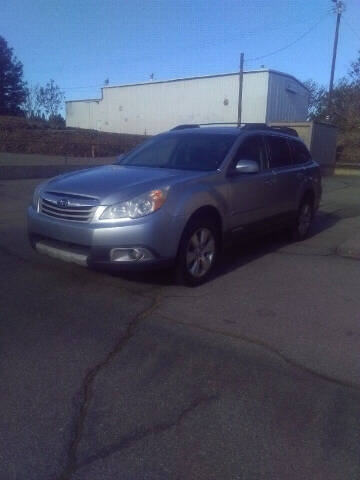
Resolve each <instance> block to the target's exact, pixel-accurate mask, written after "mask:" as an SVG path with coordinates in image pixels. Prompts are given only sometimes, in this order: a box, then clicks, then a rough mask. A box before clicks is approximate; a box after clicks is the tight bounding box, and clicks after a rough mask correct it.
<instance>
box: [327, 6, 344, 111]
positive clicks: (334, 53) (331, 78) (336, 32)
mask: <svg viewBox="0 0 360 480" xmlns="http://www.w3.org/2000/svg"><path fill="white" fill-rule="evenodd" d="M332 2H334V3H335V12H336V13H337V17H336V28H335V38H334V48H333V56H332V64H331V74H330V84H329V102H328V110H329V115H330V116H331V113H332V95H333V86H334V74H335V63H336V53H337V46H338V39H339V27H340V19H341V14H342V13H343V11H344V10H345V5H344V2H343V1H342V0H332Z"/></svg>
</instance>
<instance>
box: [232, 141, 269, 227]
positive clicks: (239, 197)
mask: <svg viewBox="0 0 360 480" xmlns="http://www.w3.org/2000/svg"><path fill="white" fill-rule="evenodd" d="M239 160H252V161H255V162H256V163H257V164H258V166H259V171H258V172H257V173H237V172H236V169H235V166H236V164H237V162H238V161H239ZM228 179H229V195H230V206H231V207H230V210H231V213H230V222H229V226H230V230H231V231H232V232H233V233H236V232H239V233H241V232H244V233H245V232H251V231H256V230H261V229H262V228H263V224H266V223H267V222H269V221H270V218H271V217H272V216H273V215H274V213H275V210H276V208H275V205H274V200H275V197H276V193H275V192H276V188H275V186H276V174H275V173H274V172H272V171H270V170H269V169H268V155H267V148H266V144H265V141H264V138H263V136H262V135H261V134H253V135H248V136H246V137H245V138H244V139H243V141H242V142H241V144H240V145H239V148H238V150H237V152H236V154H235V156H234V158H233V160H232V162H231V164H230V166H229V170H228Z"/></svg>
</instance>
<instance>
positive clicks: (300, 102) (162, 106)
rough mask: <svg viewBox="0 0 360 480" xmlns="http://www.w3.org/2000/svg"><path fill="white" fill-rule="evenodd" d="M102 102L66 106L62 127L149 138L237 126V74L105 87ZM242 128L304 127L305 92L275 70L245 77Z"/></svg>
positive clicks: (302, 87)
mask: <svg viewBox="0 0 360 480" xmlns="http://www.w3.org/2000/svg"><path fill="white" fill-rule="evenodd" d="M101 90H102V95H101V99H90V100H76V101H68V102H66V126H68V127H79V128H89V129H95V130H102V131H106V132H117V133H134V134H140V135H143V134H147V135H153V134H156V133H159V132H162V131H165V130H169V129H170V128H172V127H174V126H176V125H179V124H184V123H209V122H236V121H237V112H238V98H239V74H238V73H227V74H222V75H210V76H205V77H193V78H180V79H176V80H168V81H162V82H157V81H155V82H148V83H138V84H132V85H119V86H109V87H103V88H102V89H101ZM242 98H243V102H242V122H246V123H249V122H251V123H252V122H254V123H268V122H302V121H305V120H306V116H307V107H308V102H309V92H308V90H307V88H306V87H305V86H304V85H303V84H302V83H301V82H300V81H299V80H297V79H296V78H294V77H293V76H291V75H287V74H285V73H281V72H277V71H275V70H256V71H250V72H244V80H243V96H242Z"/></svg>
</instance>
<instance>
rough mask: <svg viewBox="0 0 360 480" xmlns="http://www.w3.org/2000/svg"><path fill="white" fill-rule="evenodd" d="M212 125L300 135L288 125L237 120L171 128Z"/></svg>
mask: <svg viewBox="0 0 360 480" xmlns="http://www.w3.org/2000/svg"><path fill="white" fill-rule="evenodd" d="M211 125H236V126H237V127H239V128H242V129H244V130H272V131H276V132H279V133H285V134H286V135H291V136H293V137H298V136H299V135H298V133H297V131H296V130H295V129H294V128H290V127H286V126H275V125H274V126H270V125H267V124H266V123H240V124H239V123H237V122H211V123H194V124H191V123H189V124H184V125H177V126H176V127H174V128H172V129H171V130H185V129H187V128H200V127H207V126H211Z"/></svg>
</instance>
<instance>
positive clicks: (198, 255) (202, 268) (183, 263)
mask: <svg viewBox="0 0 360 480" xmlns="http://www.w3.org/2000/svg"><path fill="white" fill-rule="evenodd" d="M218 252H219V231H218V229H217V227H216V225H215V224H213V223H212V222H211V220H209V219H206V218H205V219H198V220H194V221H191V222H190V223H189V224H188V226H187V227H186V228H185V231H184V233H183V236H182V239H181V242H180V247H179V253H178V257H177V265H176V278H177V281H178V282H179V283H185V284H187V285H193V286H195V285H200V284H201V283H204V282H206V281H207V280H208V278H209V276H210V275H211V273H212V271H213V269H214V266H215V264H216V261H217V257H218Z"/></svg>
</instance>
